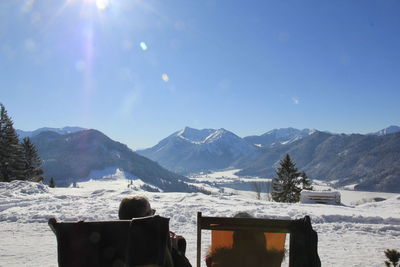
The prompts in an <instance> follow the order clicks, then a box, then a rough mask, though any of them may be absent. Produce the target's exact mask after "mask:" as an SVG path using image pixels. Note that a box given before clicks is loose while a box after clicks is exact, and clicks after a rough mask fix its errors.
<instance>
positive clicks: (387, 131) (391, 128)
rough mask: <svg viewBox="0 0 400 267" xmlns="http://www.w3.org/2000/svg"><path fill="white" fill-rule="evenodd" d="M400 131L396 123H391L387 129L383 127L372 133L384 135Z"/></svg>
mask: <svg viewBox="0 0 400 267" xmlns="http://www.w3.org/2000/svg"><path fill="white" fill-rule="evenodd" d="M397 132H400V127H399V126H396V125H391V126H389V127H387V128H385V129H382V130H380V131H378V132H374V133H370V135H378V136H382V135H387V134H392V133H397Z"/></svg>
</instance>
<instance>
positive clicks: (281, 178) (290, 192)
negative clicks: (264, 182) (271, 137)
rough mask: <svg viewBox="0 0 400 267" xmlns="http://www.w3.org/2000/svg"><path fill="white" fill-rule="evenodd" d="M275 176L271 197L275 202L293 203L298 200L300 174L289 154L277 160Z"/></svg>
mask: <svg viewBox="0 0 400 267" xmlns="http://www.w3.org/2000/svg"><path fill="white" fill-rule="evenodd" d="M279 164H280V167H279V168H278V169H277V171H276V175H277V177H276V178H274V179H273V180H272V193H271V196H272V199H273V200H274V201H277V202H289V203H294V202H298V201H299V200H300V192H301V190H302V188H301V179H300V178H299V177H300V176H301V174H300V173H299V172H298V170H297V168H296V164H295V163H294V162H293V161H292V159H291V158H290V156H289V154H286V156H285V157H284V158H283V159H282V160H281V161H280V162H279Z"/></svg>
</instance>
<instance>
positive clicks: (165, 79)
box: [161, 73, 169, 82]
mask: <svg viewBox="0 0 400 267" xmlns="http://www.w3.org/2000/svg"><path fill="white" fill-rule="evenodd" d="M161 79H163V81H164V82H168V81H169V76H168V74H165V73H164V74H163V75H161Z"/></svg>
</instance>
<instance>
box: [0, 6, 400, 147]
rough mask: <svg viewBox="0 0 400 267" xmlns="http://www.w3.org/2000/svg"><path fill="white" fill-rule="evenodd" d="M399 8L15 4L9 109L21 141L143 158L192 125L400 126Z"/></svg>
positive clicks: (10, 25) (3, 23) (4, 14)
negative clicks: (116, 150)
mask: <svg viewBox="0 0 400 267" xmlns="http://www.w3.org/2000/svg"><path fill="white" fill-rule="evenodd" d="M399 14H400V1H398V0H375V1H370V0H358V1H356V0H354V1H353V0H337V1H327V0H326V1H325V0H312V1H311V0H310V1H308V0H304V1H295V0H293V1H291V0H276V1H267V0H263V1H261V0H259V1H234V0H205V1H201V0H181V1H173V0H171V1H168V0H164V1H162V0H148V1H145V0H142V1H137V0H129V1H126V0H108V1H107V0H97V1H96V0H60V1H54V0H28V1H27V0H3V1H1V2H0V40H1V42H0V102H1V103H3V104H4V105H5V106H6V108H7V110H8V112H9V114H10V115H11V117H12V118H13V120H14V125H15V127H16V128H18V129H22V130H35V129H37V128H40V127H44V126H47V127H63V126H81V127H86V128H94V129H98V130H100V131H102V132H104V133H105V134H107V135H108V136H109V137H111V138H113V139H114V140H117V141H120V142H122V143H126V144H128V145H129V146H130V147H131V148H133V149H137V148H144V147H149V146H152V145H155V144H156V143H157V142H158V141H159V140H160V139H162V138H164V137H166V136H167V135H169V134H171V133H172V132H174V131H176V130H179V129H181V128H183V127H185V126H190V127H194V128H225V129H228V130H230V131H233V132H234V133H236V134H238V135H239V136H242V137H243V136H247V135H254V134H262V133H264V132H266V131H268V130H271V129H273V128H282V127H296V128H300V129H302V128H315V129H319V130H327V131H331V132H340V133H368V132H372V131H377V130H380V129H382V128H385V127H387V126H389V125H400V105H399V103H400V15H399Z"/></svg>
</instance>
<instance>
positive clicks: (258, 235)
mask: <svg viewBox="0 0 400 267" xmlns="http://www.w3.org/2000/svg"><path fill="white" fill-rule="evenodd" d="M233 217H234V218H254V217H253V216H252V215H250V214H249V213H247V212H239V213H236V214H235V215H234V216H233ZM233 247H234V248H237V249H249V248H251V249H254V250H258V249H261V250H265V248H266V240H265V236H264V233H263V232H259V231H252V230H236V231H235V232H234V233H233Z"/></svg>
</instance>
